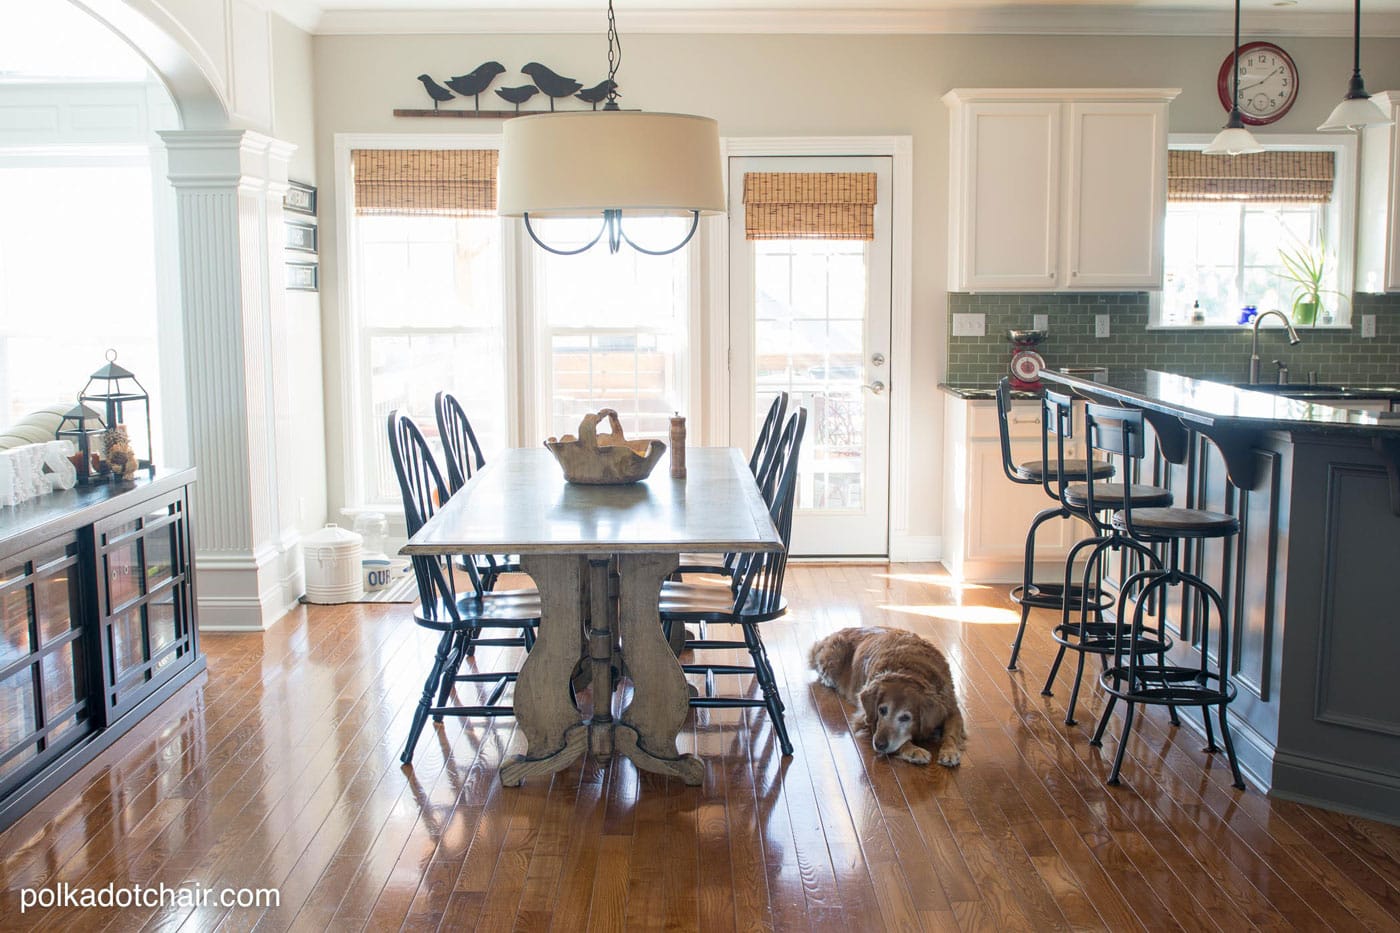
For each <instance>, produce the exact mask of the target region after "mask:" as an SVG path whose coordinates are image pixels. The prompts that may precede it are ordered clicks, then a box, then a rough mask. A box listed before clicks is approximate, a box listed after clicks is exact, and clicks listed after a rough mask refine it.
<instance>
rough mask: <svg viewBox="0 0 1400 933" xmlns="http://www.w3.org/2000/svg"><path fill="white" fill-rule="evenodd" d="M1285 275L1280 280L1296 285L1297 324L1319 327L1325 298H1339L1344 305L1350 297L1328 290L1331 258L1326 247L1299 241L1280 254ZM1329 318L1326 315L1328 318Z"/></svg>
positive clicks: (1322, 244) (1295, 312) (1294, 316)
mask: <svg viewBox="0 0 1400 933" xmlns="http://www.w3.org/2000/svg"><path fill="white" fill-rule="evenodd" d="M1278 258H1279V262H1281V263H1282V264H1283V271H1282V272H1280V273H1279V277H1280V278H1282V279H1283V280H1284V281H1287V282H1291V283H1293V286H1294V287H1293V323H1294V324H1299V325H1302V326H1304V327H1311V326H1312V325H1314V324H1316V323H1317V316H1318V312H1319V311H1322V296H1323V295H1324V294H1328V295H1336V296H1337V297H1339V298H1341V299H1342V300H1343V301H1345V300H1346V296H1345V295H1343V294H1342V293H1341V292H1339V291H1337V290H1336V289H1335V288H1324V287H1323V285H1322V283H1323V282H1324V281H1325V280H1326V279H1327V273H1328V271H1329V268H1328V267H1329V264H1330V260H1331V258H1332V257H1331V256H1329V255H1328V253H1327V247H1326V244H1324V243H1319V244H1318V245H1316V246H1314V245H1312V244H1311V243H1305V242H1303V241H1301V240H1295V241H1294V244H1293V245H1292V246H1289V247H1284V248H1281V249H1280V250H1279V251H1278ZM1324 316H1326V315H1324Z"/></svg>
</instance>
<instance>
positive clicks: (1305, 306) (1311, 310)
mask: <svg viewBox="0 0 1400 933" xmlns="http://www.w3.org/2000/svg"><path fill="white" fill-rule="evenodd" d="M1319 304H1320V302H1316V301H1295V302H1293V323H1294V324H1298V325H1299V326H1302V327H1312V326H1313V325H1314V324H1316V323H1317V308H1318V305H1319Z"/></svg>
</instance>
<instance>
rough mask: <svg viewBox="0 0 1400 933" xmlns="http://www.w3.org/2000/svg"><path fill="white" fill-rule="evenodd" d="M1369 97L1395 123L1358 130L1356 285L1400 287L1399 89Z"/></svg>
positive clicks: (1367, 289)
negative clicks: (1358, 190)
mask: <svg viewBox="0 0 1400 933" xmlns="http://www.w3.org/2000/svg"><path fill="white" fill-rule="evenodd" d="M1371 99H1372V100H1374V101H1375V102H1376V103H1377V104H1378V105H1380V108H1381V109H1382V110H1384V111H1385V112H1386V113H1388V114H1390V116H1391V118H1392V119H1394V120H1396V121H1397V122H1396V123H1393V124H1391V125H1390V126H1378V127H1374V128H1372V129H1368V130H1362V131H1361V181H1360V189H1361V190H1360V198H1359V199H1358V201H1357V204H1358V213H1359V215H1360V216H1359V217H1358V218H1357V220H1358V234H1357V242H1356V253H1357V255H1356V290H1357V291H1359V292H1400V91H1383V92H1381V93H1380V94H1376V95H1374V96H1373V97H1372V98H1371Z"/></svg>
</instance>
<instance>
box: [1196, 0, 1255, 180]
mask: <svg viewBox="0 0 1400 933" xmlns="http://www.w3.org/2000/svg"><path fill="white" fill-rule="evenodd" d="M1230 87H1231V94H1230V119H1229V120H1227V121H1226V122H1225V128H1224V129H1222V130H1221V131H1220V132H1219V133H1216V134H1215V138H1214V139H1212V140H1211V141H1210V145H1209V146H1206V148H1205V153H1206V155H1231V156H1234V155H1245V154H1246V153H1250V152H1263V151H1264V147H1263V146H1261V145H1259V140H1257V139H1255V138H1254V134H1253V133H1251V132H1250V131H1249V130H1247V129H1245V126H1244V118H1243V117H1242V116H1241V115H1240V0H1235V64H1234V65H1233V67H1232V70H1231V72H1230Z"/></svg>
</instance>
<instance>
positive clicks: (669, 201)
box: [497, 110, 725, 217]
mask: <svg viewBox="0 0 1400 933" xmlns="http://www.w3.org/2000/svg"><path fill="white" fill-rule="evenodd" d="M500 172H501V174H500V188H499V195H498V198H499V201H498V206H497V209H498V211H499V212H500V213H501V214H502V215H504V216H506V217H524V216H525V215H526V214H528V215H530V216H531V217H597V216H599V215H600V214H601V213H602V212H603V211H605V210H616V211H620V212H621V213H622V214H623V215H624V216H658V215H660V216H665V215H675V214H687V215H688V214H690V213H691V212H692V211H699V212H700V213H702V214H719V213H723V212H724V209H725V203H724V183H723V181H722V179H721V176H720V159H719V124H717V123H716V122H715V121H714V120H711V119H710V118H708V117H696V116H691V115H689V114H681V113H642V112H638V111H628V110H598V111H591V110H585V111H580V112H578V113H542V114H538V115H535V116H529V117H518V118H516V119H513V120H507V121H506V123H505V127H504V129H503V139H502V142H501V170H500Z"/></svg>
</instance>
